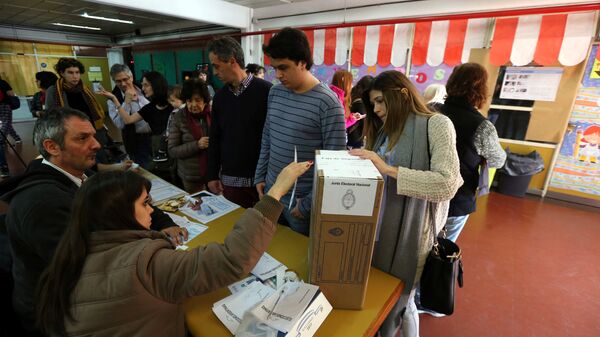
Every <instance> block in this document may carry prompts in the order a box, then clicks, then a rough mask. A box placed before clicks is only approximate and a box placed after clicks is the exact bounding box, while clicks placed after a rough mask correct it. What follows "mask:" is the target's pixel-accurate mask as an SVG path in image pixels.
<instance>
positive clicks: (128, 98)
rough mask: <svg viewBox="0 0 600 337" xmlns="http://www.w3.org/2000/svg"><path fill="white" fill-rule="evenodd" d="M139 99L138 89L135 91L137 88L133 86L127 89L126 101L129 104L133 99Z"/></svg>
mask: <svg viewBox="0 0 600 337" xmlns="http://www.w3.org/2000/svg"><path fill="white" fill-rule="evenodd" d="M137 100H138V95H137V91H135V89H133V88H131V89H127V91H125V103H127V104H129V103H131V101H137Z"/></svg>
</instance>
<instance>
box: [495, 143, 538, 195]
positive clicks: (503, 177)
mask: <svg viewBox="0 0 600 337" xmlns="http://www.w3.org/2000/svg"><path fill="white" fill-rule="evenodd" d="M543 170H544V160H543V159H542V156H540V154H539V153H538V152H537V151H532V152H531V153H529V154H518V153H512V152H510V149H509V148H506V163H504V166H503V167H502V168H501V169H499V170H498V172H497V176H498V186H497V191H498V192H499V193H502V194H508V195H512V196H516V197H524V196H525V193H526V192H527V187H528V186H529V183H530V182H531V177H532V176H533V175H534V174H536V173H539V172H542V171H543Z"/></svg>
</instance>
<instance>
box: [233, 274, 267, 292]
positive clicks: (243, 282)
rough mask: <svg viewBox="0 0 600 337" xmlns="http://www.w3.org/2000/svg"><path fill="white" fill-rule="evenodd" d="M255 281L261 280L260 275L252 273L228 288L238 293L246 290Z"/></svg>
mask: <svg viewBox="0 0 600 337" xmlns="http://www.w3.org/2000/svg"><path fill="white" fill-rule="evenodd" d="M253 282H260V280H259V279H258V277H256V276H254V275H250V276H248V277H246V278H245V279H243V280H241V281H237V282H235V283H232V284H230V285H228V286H227V288H229V291H231V293H232V294H235V293H238V292H240V291H242V290H244V289H245V288H247V287H248V286H249V285H250V284H252V283H253Z"/></svg>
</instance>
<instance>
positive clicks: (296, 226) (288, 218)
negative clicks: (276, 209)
mask: <svg viewBox="0 0 600 337" xmlns="http://www.w3.org/2000/svg"><path fill="white" fill-rule="evenodd" d="M279 201H280V202H281V203H282V204H283V212H282V213H281V217H279V221H280V222H283V223H284V224H285V225H288V226H289V227H290V228H291V229H292V230H293V231H294V232H298V233H300V234H304V235H306V236H308V234H309V232H310V216H309V217H308V218H304V219H300V218H296V217H295V216H293V215H292V213H291V211H292V210H293V209H294V207H296V200H294V201H293V203H292V207H289V208H288V206H289V204H290V194H287V195H284V196H283V197H282V198H281V200H279Z"/></svg>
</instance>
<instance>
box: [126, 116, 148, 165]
mask: <svg viewBox="0 0 600 337" xmlns="http://www.w3.org/2000/svg"><path fill="white" fill-rule="evenodd" d="M121 135H122V137H123V145H124V146H125V152H127V154H128V155H129V159H131V160H133V161H134V162H136V163H138V164H140V166H141V167H143V168H145V169H148V165H149V164H150V161H151V160H152V139H151V137H152V134H150V133H136V132H135V126H134V125H126V126H125V128H124V129H123V130H122V131H121Z"/></svg>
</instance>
